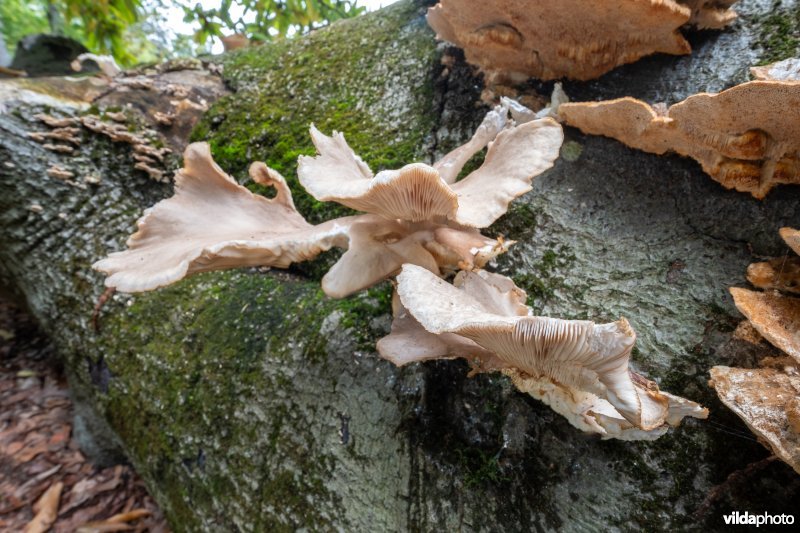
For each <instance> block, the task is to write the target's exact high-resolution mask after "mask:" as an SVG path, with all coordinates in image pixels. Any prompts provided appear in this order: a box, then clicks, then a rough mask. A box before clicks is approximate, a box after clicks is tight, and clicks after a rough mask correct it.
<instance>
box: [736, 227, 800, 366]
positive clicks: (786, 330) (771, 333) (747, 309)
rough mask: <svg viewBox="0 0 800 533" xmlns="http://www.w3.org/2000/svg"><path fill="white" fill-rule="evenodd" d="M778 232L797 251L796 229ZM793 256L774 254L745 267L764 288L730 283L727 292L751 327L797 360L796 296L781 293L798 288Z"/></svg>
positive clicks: (799, 269) (799, 236)
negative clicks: (764, 260)
mask: <svg viewBox="0 0 800 533" xmlns="http://www.w3.org/2000/svg"><path fill="white" fill-rule="evenodd" d="M780 235H781V237H783V239H784V240H785V241H786V243H787V244H788V245H789V247H790V248H791V249H792V250H793V251H795V252H796V253H798V252H800V242H798V241H800V231H798V230H796V229H792V228H781V230H780ZM797 259H798V258H797V257H792V258H790V257H785V258H776V259H772V260H771V261H768V262H763V263H754V264H752V265H750V266H749V267H748V269H747V279H748V280H749V281H750V282H751V283H752V284H753V285H755V286H756V287H759V288H762V289H768V290H769V291H768V292H757V291H751V290H748V289H742V288H738V287H732V288H731V289H730V292H731V295H732V296H733V301H734V303H735V304H736V307H737V308H738V309H739V311H741V312H742V314H743V315H744V316H746V317H747V319H748V320H749V321H750V323H751V324H752V325H753V327H754V328H755V329H756V330H757V331H758V332H759V333H760V334H761V335H762V336H763V337H764V338H765V339H767V340H768V341H769V342H770V343H772V344H773V345H774V346H776V347H778V348H780V349H781V350H783V351H784V352H786V353H787V354H788V355H790V356H792V357H794V358H795V359H796V360H797V362H798V363H800V298H795V297H791V296H786V295H784V294H781V292H786V293H799V292H800V266H798V263H797Z"/></svg>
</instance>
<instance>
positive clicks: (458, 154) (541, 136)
mask: <svg viewBox="0 0 800 533" xmlns="http://www.w3.org/2000/svg"><path fill="white" fill-rule="evenodd" d="M507 112H508V111H507V109H505V108H503V109H502V114H501V113H500V111H498V110H497V109H496V110H493V111H490V112H489V114H488V115H487V117H486V119H485V120H484V122H483V124H482V125H481V126H480V127H479V128H478V131H477V132H476V134H475V135H474V136H473V137H472V139H470V141H468V142H467V143H466V144H465V145H464V146H462V147H461V148H459V149H456V150H454V151H453V152H450V153H449V154H448V155H446V156H445V157H444V158H443V159H442V161H440V162H439V163H436V164H435V165H434V166H433V167H431V166H428V165H425V164H422V163H415V164H411V165H407V166H405V167H403V168H402V169H400V170H384V171H382V172H380V173H378V175H377V176H374V177H373V175H372V171H370V169H369V167H367V165H366V164H364V162H363V161H362V160H361V158H359V157H358V156H357V155H356V154H355V153H354V152H353V150H352V149H351V148H350V147H349V146H348V145H347V142H346V141H345V139H344V136H343V135H342V134H341V133H338V132H334V134H333V137H328V136H326V135H324V134H322V133H320V132H319V131H318V130H317V129H316V128H315V127H314V126H312V127H311V137H312V139H313V140H314V145H315V146H316V147H317V151H318V152H319V153H318V155H317V156H315V157H308V156H301V157H300V158H299V159H298V169H297V175H298V177H299V179H300V183H302V184H303V187H305V188H306V190H307V191H308V192H309V193H310V194H311V195H312V196H313V197H314V198H316V199H317V200H320V201H334V202H338V203H340V204H342V205H346V206H347V207H350V208H353V209H357V210H360V211H365V212H367V213H371V214H375V215H381V216H383V217H385V218H387V219H392V220H394V219H400V220H408V221H412V222H419V221H437V220H439V221H445V220H452V221H453V222H455V223H457V224H460V225H462V226H470V227H477V228H483V227H486V226H489V225H490V224H491V223H492V222H494V221H495V220H497V219H498V218H499V217H500V216H502V215H503V214H504V213H505V212H506V210H507V209H508V204H509V203H510V202H511V200H513V199H514V198H516V197H518V196H520V195H522V194H525V193H526V192H528V191H529V190H531V180H532V179H533V178H534V177H535V176H537V175H539V174H541V173H542V172H544V171H545V170H547V169H549V168H550V167H552V166H553V163H554V162H555V160H556V158H557V157H558V153H559V150H560V148H561V143H562V142H563V140H564V134H563V131H562V129H561V126H560V125H559V124H558V123H557V122H556V121H554V120H552V119H549V118H548V119H541V120H535V121H532V122H527V123H525V124H521V125H519V126H515V127H510V128H506V129H504V130H502V131H501V130H500V128H501V127H504V126H505V125H506V124H508V122H507V119H506V118H503V117H504V115H505V114H506V113H507ZM487 144H488V145H489V149H488V151H487V154H486V158H485V160H484V162H483V165H481V167H480V168H478V169H477V170H476V171H474V172H472V173H471V174H470V175H468V176H467V177H465V178H464V179H463V180H461V181H458V182H456V183H453V184H452V186H451V185H450V184H448V182H447V181H446V180H445V179H444V178H443V177H442V176H441V175H440V174H439V171H438V170H437V169H439V168H441V169H442V170H443V171H445V173H446V174H445V175H446V177H447V179H449V180H454V179H455V178H456V176H457V175H458V172H459V171H460V170H461V168H462V167H463V165H464V163H466V161H468V160H469V158H470V157H472V155H474V154H475V153H477V152H478V151H479V150H480V149H482V148H483V146H485V145H487Z"/></svg>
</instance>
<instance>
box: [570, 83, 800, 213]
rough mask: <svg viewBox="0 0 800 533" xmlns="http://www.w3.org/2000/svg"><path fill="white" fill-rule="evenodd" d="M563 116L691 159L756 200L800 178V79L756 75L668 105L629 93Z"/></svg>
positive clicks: (584, 127) (574, 107)
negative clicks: (761, 78)
mask: <svg viewBox="0 0 800 533" xmlns="http://www.w3.org/2000/svg"><path fill="white" fill-rule="evenodd" d="M559 116H560V117H561V118H562V119H563V120H564V122H566V123H567V124H569V125H570V126H574V127H576V128H579V129H580V130H581V131H583V132H584V133H589V134H592V135H605V136H606V137H612V138H614V139H617V140H618V141H620V142H622V143H624V144H626V145H628V146H631V147H633V148H637V149H639V150H644V151H645V152H651V153H655V154H663V153H665V152H668V151H673V152H677V153H678V154H680V155H684V156H688V157H692V158H693V159H695V160H697V161H698V162H699V163H700V165H701V166H702V167H703V170H704V171H705V172H706V173H707V174H709V175H710V176H711V177H712V178H713V179H714V180H716V181H718V182H719V183H721V184H722V185H723V186H724V187H726V188H728V189H736V190H737V191H742V192H749V193H750V194H752V195H753V196H754V197H755V198H759V199H761V198H764V196H766V195H767V193H768V192H769V191H770V190H771V189H772V188H773V187H774V186H775V185H778V184H795V185H796V184H800V156H799V155H798V153H799V152H800V83H796V82H786V81H753V82H748V83H744V84H742V85H737V86H736V87H733V88H731V89H728V90H726V91H722V92H721V93H719V94H710V93H701V94H696V95H693V96H690V97H689V98H687V99H686V100H684V101H683V102H680V103H678V104H675V105H673V106H671V107H669V108H668V109H665V108H662V107H658V106H650V105H648V104H646V103H645V102H642V101H640V100H636V99H634V98H629V97H626V98H620V99H618V100H610V101H604V102H581V103H566V104H563V105H561V106H560V107H559Z"/></svg>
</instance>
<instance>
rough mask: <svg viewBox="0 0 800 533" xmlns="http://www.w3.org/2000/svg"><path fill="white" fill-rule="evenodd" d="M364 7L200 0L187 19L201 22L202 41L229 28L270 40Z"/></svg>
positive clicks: (342, 2) (339, 2)
mask: <svg viewBox="0 0 800 533" xmlns="http://www.w3.org/2000/svg"><path fill="white" fill-rule="evenodd" d="M232 6H238V7H239V9H241V16H239V17H237V18H234V17H232V16H231V7H232ZM364 10H365V8H363V7H357V6H356V1H355V0H221V1H220V6H219V7H218V8H213V9H203V6H201V5H200V4H199V3H198V4H195V5H194V7H184V12H185V14H186V16H185V18H184V21H186V22H192V21H197V22H199V23H200V30H199V31H198V32H197V33H195V41H196V42H197V43H199V44H204V43H206V41H207V40H208V39H209V38H211V37H221V36H222V35H223V32H225V31H227V32H233V33H237V34H241V35H245V36H247V37H248V38H250V39H253V40H257V41H266V40H269V39H271V38H272V37H273V36H275V35H280V36H285V35H287V34H288V33H290V32H292V31H297V32H303V31H307V30H311V29H313V28H315V27H319V26H321V25H324V24H325V23H327V22H332V21H335V20H339V19H343V18H349V17H354V16H356V15H359V14H361V13H363V12H364Z"/></svg>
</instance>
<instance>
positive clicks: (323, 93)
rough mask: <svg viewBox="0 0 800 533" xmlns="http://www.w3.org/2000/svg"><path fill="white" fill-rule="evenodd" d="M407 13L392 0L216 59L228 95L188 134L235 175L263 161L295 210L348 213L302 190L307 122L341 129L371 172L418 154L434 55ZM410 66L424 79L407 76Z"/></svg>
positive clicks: (425, 140)
mask: <svg viewBox="0 0 800 533" xmlns="http://www.w3.org/2000/svg"><path fill="white" fill-rule="evenodd" d="M417 10H418V8H417V6H416V4H415V2H401V3H399V4H397V5H395V6H393V7H391V8H389V9H388V10H384V11H383V12H382V13H381V14H380V16H376V15H367V16H364V17H359V18H357V19H352V20H347V21H342V22H340V23H337V24H335V25H334V26H336V28H335V31H331V30H332V29H334V28H328V29H323V30H319V31H316V32H313V33H312V34H311V35H308V36H305V37H302V38H298V39H292V40H284V41H279V42H276V43H274V44H270V45H265V46H258V47H254V48H248V49H244V50H241V51H238V52H236V53H233V54H230V55H226V56H223V57H221V58H220V61H221V62H222V63H223V65H224V72H225V79H226V81H227V82H228V83H229V84H230V85H231V86H232V87H233V88H234V90H235V91H236V93H235V94H233V95H231V96H228V97H227V98H223V99H221V100H220V101H218V102H217V103H216V104H214V105H213V106H212V108H211V109H210V110H209V112H208V113H207V114H206V116H205V117H204V119H203V121H202V122H201V123H200V124H199V125H198V126H197V128H196V129H195V131H194V132H193V134H192V138H193V139H194V140H208V141H209V142H210V144H211V148H212V152H213V154H214V157H215V159H216V160H217V162H218V163H219V164H220V165H221V166H222V167H223V168H225V169H226V170H228V171H229V172H231V173H232V174H233V175H235V176H237V177H238V178H243V177H244V175H245V173H246V170H247V167H248V166H249V164H250V163H251V162H252V161H254V160H263V161H265V162H266V163H267V164H268V165H269V166H271V167H272V168H274V169H275V170H277V171H278V172H280V173H281V174H283V175H284V176H285V177H286V179H287V181H288V182H289V186H290V188H291V189H292V194H293V195H294V198H295V203H296V205H297V207H298V210H299V211H300V212H301V213H302V214H303V215H304V216H306V217H307V218H308V219H309V221H311V222H312V223H318V222H321V221H324V220H328V219H330V218H334V217H338V216H343V215H346V214H351V213H352V211H350V210H349V209H347V208H344V207H342V206H339V205H337V204H333V203H320V202H317V201H316V200H314V199H313V198H312V197H311V196H309V195H308V194H307V193H306V192H305V190H304V189H303V188H302V186H300V184H299V183H298V181H297V178H296V169H297V158H298V156H300V155H313V154H314V153H315V150H314V147H313V145H312V143H311V139H310V136H309V134H308V128H309V125H310V124H312V123H314V124H315V125H316V126H317V127H318V128H319V129H320V130H321V131H322V132H323V133H325V134H330V133H331V132H332V131H334V130H337V131H341V132H343V133H344V134H345V136H346V138H347V141H348V143H349V145H350V146H351V148H353V150H354V151H355V152H356V153H357V154H358V155H360V156H361V157H362V158H363V159H364V161H365V162H366V163H367V164H369V165H370V167H371V168H372V169H373V171H375V172H377V171H379V170H382V169H386V168H397V167H401V166H403V165H405V164H408V163H411V162H414V161H420V160H424V159H427V158H428V156H429V154H428V152H429V150H430V145H431V139H432V133H433V130H434V126H435V123H434V121H435V113H434V111H435V109H434V107H435V104H434V102H433V92H434V91H433V84H434V79H433V73H434V72H435V71H436V70H437V69H436V66H437V64H438V54H437V52H436V44H435V41H434V39H429V38H427V36H426V38H419V34H420V33H421V32H424V33H426V34H430V33H431V32H430V30H429V29H428V28H427V26H426V25H425V23H424V21H423V19H421V18H419V17H417V16H416V15H417V13H418V11H417ZM409 20H414V22H412V23H411V24H409ZM343 25H347V29H346V30H344V31H342V30H343V28H342V27H341V26H343ZM398 35H399V36H400V37H398ZM411 64H414V65H415V67H414V68H413V69H408V68H406V67H407V66H408V65H411ZM420 64H422V65H428V66H429V67H428V68H419V65H420ZM412 71H413V72H417V73H420V72H425V73H428V74H429V76H428V77H427V78H424V79H423V78H420V79H415V80H409V79H408V76H410V75H411V74H409V72H412ZM353 80H358V83H353ZM409 82H410V83H409ZM408 87H412V89H410V92H407V91H409V89H408Z"/></svg>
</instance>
